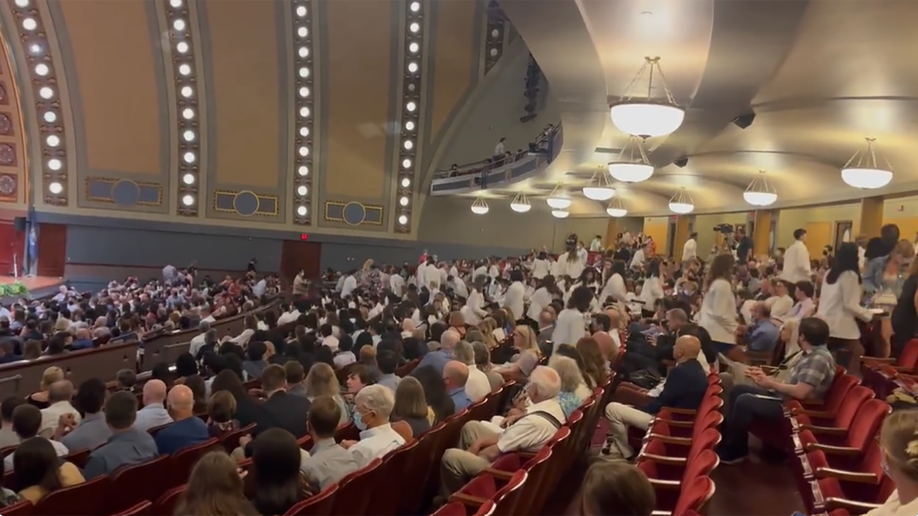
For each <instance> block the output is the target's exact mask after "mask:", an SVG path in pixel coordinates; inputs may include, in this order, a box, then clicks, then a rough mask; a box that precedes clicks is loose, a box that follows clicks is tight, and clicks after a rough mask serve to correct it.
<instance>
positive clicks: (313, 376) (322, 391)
mask: <svg viewBox="0 0 918 516" xmlns="http://www.w3.org/2000/svg"><path fill="white" fill-rule="evenodd" d="M358 377H359V375H358ZM348 383H349V384H350V377H349V378H348ZM305 384H306V398H307V399H308V400H309V401H314V400H315V399H316V398H318V397H320V396H328V397H330V398H332V399H333V400H335V403H337V404H338V407H339V408H340V409H341V412H340V414H341V419H340V420H339V421H338V424H339V425H342V424H344V423H347V422H348V421H350V410H349V409H348V406H347V403H346V402H345V401H344V398H343V397H342V396H341V385H340V384H339V383H338V377H337V376H335V371H334V370H333V369H332V368H331V366H329V365H328V364H316V365H314V366H312V367H311V368H310V369H309V374H307V375H306V381H305ZM358 390H359V389H358ZM355 394H356V391H355Z"/></svg>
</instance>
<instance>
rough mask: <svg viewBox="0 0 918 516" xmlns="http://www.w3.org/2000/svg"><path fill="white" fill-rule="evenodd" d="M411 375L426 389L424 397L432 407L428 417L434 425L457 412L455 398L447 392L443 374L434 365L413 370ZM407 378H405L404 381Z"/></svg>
mask: <svg viewBox="0 0 918 516" xmlns="http://www.w3.org/2000/svg"><path fill="white" fill-rule="evenodd" d="M411 376H413V377H414V378H416V379H417V380H418V382H420V383H421V387H422V388H423V389H424V399H425V400H426V401H427V405H428V406H429V407H430V411H428V413H427V419H428V421H430V425H431V426H433V425H435V424H437V423H440V422H442V421H443V420H445V419H446V418H448V417H449V416H451V415H453V413H454V412H456V406H455V403H453V399H452V398H450V397H449V395H448V394H447V393H446V385H445V384H444V383H443V376H441V375H440V374H439V373H437V370H436V368H434V366H430V365H427V366H423V367H419V368H417V369H415V370H414V371H412V373H411ZM404 380H405V379H404V378H403V379H402V381H404Z"/></svg>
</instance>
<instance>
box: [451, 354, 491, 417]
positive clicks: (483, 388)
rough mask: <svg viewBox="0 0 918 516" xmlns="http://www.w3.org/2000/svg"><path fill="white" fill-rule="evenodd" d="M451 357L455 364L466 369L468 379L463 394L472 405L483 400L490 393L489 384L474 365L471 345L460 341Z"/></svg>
mask: <svg viewBox="0 0 918 516" xmlns="http://www.w3.org/2000/svg"><path fill="white" fill-rule="evenodd" d="M453 356H454V357H455V359H456V361H457V362H461V363H463V364H465V365H466V367H468V370H469V377H468V380H467V381H466V383H465V393H466V394H467V395H468V397H469V399H470V400H471V401H472V403H476V402H478V401H481V400H482V399H484V397H485V396H487V395H488V393H490V392H491V382H490V380H488V377H487V375H486V374H485V373H484V372H482V371H481V370H480V369H478V366H477V365H475V350H474V348H473V347H472V345H471V344H469V343H468V342H466V341H464V340H462V341H459V342H457V343H456V346H455V347H454V348H453Z"/></svg>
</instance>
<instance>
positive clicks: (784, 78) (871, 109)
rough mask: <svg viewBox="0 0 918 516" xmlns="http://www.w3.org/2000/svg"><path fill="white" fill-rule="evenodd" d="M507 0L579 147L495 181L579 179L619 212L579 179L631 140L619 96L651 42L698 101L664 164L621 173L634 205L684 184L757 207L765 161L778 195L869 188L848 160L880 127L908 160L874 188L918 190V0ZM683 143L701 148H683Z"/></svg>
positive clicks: (892, 155)
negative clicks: (526, 175)
mask: <svg viewBox="0 0 918 516" xmlns="http://www.w3.org/2000/svg"><path fill="white" fill-rule="evenodd" d="M499 3H500V6H501V8H502V9H503V10H504V12H505V13H506V15H507V16H508V18H509V19H510V20H511V22H513V24H514V26H515V27H516V28H517V29H518V30H519V32H520V34H521V35H522V37H523V38H524V39H525V41H526V43H527V45H528V46H529V48H530V50H531V51H532V53H533V55H534V56H535V58H536V60H537V61H538V62H539V65H540V67H541V68H542V70H543V72H544V74H545V76H546V78H547V80H548V81H549V82H550V83H551V91H552V94H553V95H556V96H557V97H558V98H559V99H560V100H562V122H563V125H564V131H565V138H564V156H566V159H565V160H562V161H560V162H557V163H555V164H553V166H552V167H550V168H549V169H548V171H547V172H546V173H544V174H542V175H541V176H540V177H538V178H535V179H530V180H528V181H524V182H521V183H518V184H515V185H512V186H509V187H508V188H507V189H506V190H503V191H501V190H496V191H493V192H492V193H491V195H494V196H506V195H509V194H511V193H514V192H516V191H519V190H523V191H525V192H527V193H528V194H529V195H530V196H533V197H538V196H540V195H547V193H548V192H549V191H550V190H551V189H552V188H553V187H554V185H555V184H557V183H558V182H559V181H560V182H562V183H563V184H565V185H566V186H567V187H568V189H569V190H571V193H572V194H574V197H575V203H574V207H573V208H572V213H574V214H590V215H592V214H601V213H603V209H604V205H603V204H602V203H599V202H595V201H590V200H587V199H585V198H583V197H580V196H579V194H578V192H579V189H580V187H581V186H583V185H584V184H586V183H587V182H588V181H589V180H590V178H591V177H592V176H593V174H594V173H595V172H597V171H600V172H602V171H603V170H604V169H605V168H606V163H607V162H608V161H610V160H611V159H612V158H613V157H614V156H615V155H616V154H617V153H618V149H620V148H621V147H622V146H623V145H624V144H625V142H626V141H627V135H625V134H624V133H622V132H620V131H618V130H617V129H616V128H615V127H614V126H613V125H612V123H611V120H610V117H609V110H608V106H609V104H610V103H613V102H615V101H616V100H617V99H618V98H620V96H621V95H622V94H624V93H625V91H626V89H627V87H628V85H629V83H630V82H631V81H632V79H633V78H634V76H635V74H636V73H637V71H638V69H639V68H640V67H641V65H642V64H643V60H644V56H660V57H661V61H660V64H661V67H662V70H663V72H664V73H665V76H666V83H667V86H668V87H669V90H670V91H671V93H672V94H673V96H674V97H675V99H676V101H677V102H678V103H680V104H681V105H682V106H685V107H686V108H687V111H686V117H685V121H684V123H683V124H682V126H681V127H680V128H679V129H678V130H677V131H676V132H674V133H673V134H671V135H669V136H666V137H660V138H653V139H650V140H648V144H647V146H648V153H649V157H650V160H651V162H652V163H653V164H654V165H655V167H656V171H655V173H654V176H653V177H652V178H651V179H650V180H649V181H646V182H644V183H639V184H631V185H616V189H617V191H618V195H620V196H621V197H622V199H623V200H624V202H625V204H626V207H627V208H628V210H629V214H633V215H661V214H667V213H668V208H667V204H668V199H669V198H670V197H671V196H673V195H674V194H675V193H677V192H678V191H679V190H680V189H681V188H684V189H685V191H686V193H688V194H689V195H691V197H692V198H693V200H694V202H695V206H696V212H723V211H741V210H748V209H749V208H750V206H749V205H747V204H746V203H745V202H744V201H743V197H742V192H743V191H744V190H745V189H746V187H747V186H748V185H749V183H750V182H751V181H752V180H753V179H754V178H755V177H756V176H757V175H758V174H759V171H762V170H764V171H766V177H767V179H768V181H769V182H770V183H771V184H772V185H773V186H774V187H775V188H776V189H777V191H778V202H777V203H776V204H775V205H774V206H775V207H786V206H796V205H805V204H813V203H821V202H832V201H839V200H845V199H855V198H860V197H863V194H864V192H863V191H861V190H857V189H854V188H852V187H849V186H847V185H846V184H845V183H844V182H842V180H841V176H840V173H839V169H840V168H841V167H842V166H844V165H845V163H846V162H847V161H848V160H849V158H850V157H851V156H852V155H853V154H854V153H855V152H856V151H858V150H863V149H864V147H865V143H864V138H865V137H872V138H876V139H877V150H878V151H879V155H880V156H882V157H883V158H885V159H887V160H888V161H889V162H890V163H891V164H892V166H893V168H894V169H895V170H896V176H895V178H894V179H893V182H892V183H891V184H890V185H888V186H887V187H885V188H883V189H880V190H876V191H871V192H872V193H874V194H877V195H879V194H884V193H894V192H903V191H908V190H918V155H915V154H914V153H913V152H911V146H910V145H909V144H910V142H911V141H914V140H915V138H916V137H918V104H916V103H915V102H914V100H915V98H916V97H918V69H913V67H908V66H903V65H901V64H900V63H904V62H906V60H907V59H909V57H910V56H909V55H908V52H909V49H911V48H914V47H915V46H916V44H918V34H916V33H915V31H914V30H912V27H911V20H914V19H916V18H918V2H913V1H910V0H889V1H884V2H879V3H877V2H864V1H851V2H833V1H831V0H808V1H807V0H800V1H793V2H774V1H771V0H750V1H743V2H737V1H734V0H697V1H693V2H683V1H679V0H617V1H615V2H610V1H608V0H557V1H552V2H529V1H526V0H500V1H499ZM644 84H645V85H646V82H644ZM655 84H656V82H655ZM655 94H656V95H658V94H659V93H655ZM748 113H755V115H756V117H755V120H754V122H753V123H752V125H751V126H749V127H747V128H746V129H741V128H740V127H738V126H736V125H734V124H733V123H732V121H733V120H734V119H735V118H736V117H737V116H739V115H744V114H748ZM682 157H687V158H688V163H687V164H683V165H684V166H682V167H679V166H677V165H675V164H673V162H674V161H675V160H678V159H679V158H682ZM578 197H579V198H578Z"/></svg>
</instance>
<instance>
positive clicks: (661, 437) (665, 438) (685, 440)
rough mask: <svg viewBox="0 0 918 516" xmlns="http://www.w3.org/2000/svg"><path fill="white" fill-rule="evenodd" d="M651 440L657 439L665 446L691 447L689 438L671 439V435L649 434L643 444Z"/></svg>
mask: <svg viewBox="0 0 918 516" xmlns="http://www.w3.org/2000/svg"><path fill="white" fill-rule="evenodd" d="M651 439H659V440H660V441H662V442H664V443H666V444H680V445H682V446H691V445H692V438H691V437H673V436H671V435H660V434H650V435H647V436H646V437H644V442H647V441H650V440H651Z"/></svg>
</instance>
